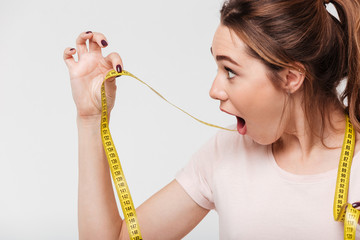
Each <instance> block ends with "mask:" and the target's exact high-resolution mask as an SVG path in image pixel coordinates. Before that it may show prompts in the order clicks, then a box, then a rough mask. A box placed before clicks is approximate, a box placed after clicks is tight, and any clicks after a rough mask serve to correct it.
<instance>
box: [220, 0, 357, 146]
mask: <svg viewBox="0 0 360 240" xmlns="http://www.w3.org/2000/svg"><path fill="white" fill-rule="evenodd" d="M330 2H331V3H333V4H334V6H335V8H336V10H337V12H338V15H339V20H338V19H337V18H335V17H334V16H332V15H331V14H330V13H329V12H328V11H327V10H326V7H325V3H324V0H291V1H289V0H228V1H226V2H225V3H224V4H223V7H222V9H221V11H220V13H221V23H222V24H223V25H225V26H227V27H229V28H230V29H232V30H233V31H234V32H235V33H236V34H237V35H238V36H239V37H240V38H241V39H242V40H243V41H244V42H245V44H246V45H247V46H248V52H249V53H250V55H252V56H254V57H256V58H258V59H260V60H262V61H263V63H264V64H265V65H266V66H267V67H268V69H269V70H270V71H269V77H270V79H271V80H272V81H273V82H274V83H275V84H276V80H278V79H279V77H278V74H277V73H278V72H279V71H280V70H282V69H284V68H295V69H296V70H298V69H300V70H301V71H302V72H303V73H304V74H306V75H305V80H304V83H303V90H304V91H303V92H304V95H303V103H304V110H305V116H306V119H307V121H308V122H309V124H310V126H314V124H313V121H314V120H313V118H311V116H314V114H316V115H317V114H319V113H320V115H321V120H322V123H321V126H322V129H321V136H320V137H321V139H322V141H323V130H324V125H325V121H326V120H329V119H330V116H329V111H327V110H328V106H329V104H332V105H334V106H336V105H338V106H339V105H341V106H342V107H343V109H344V112H345V113H347V114H349V116H350V120H351V122H352V123H353V125H354V127H355V128H356V130H357V131H360V91H359V90H360V16H359V15H360V2H359V0H332V1H330ZM296 63H301V64H302V65H303V66H304V67H305V69H303V68H302V67H301V66H298V65H296ZM345 77H346V78H347V84H346V87H345V90H344V92H343V93H342V95H341V96H340V99H339V97H338V94H337V90H336V87H337V86H338V85H339V83H340V82H341V80H342V79H344V78H345ZM345 99H346V100H347V102H348V104H347V106H345V104H344V100H345ZM329 122H330V121H329Z"/></svg>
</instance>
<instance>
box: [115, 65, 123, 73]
mask: <svg viewBox="0 0 360 240" xmlns="http://www.w3.org/2000/svg"><path fill="white" fill-rule="evenodd" d="M116 71H117V72H118V73H121V72H122V69H121V65H120V64H118V65H116Z"/></svg>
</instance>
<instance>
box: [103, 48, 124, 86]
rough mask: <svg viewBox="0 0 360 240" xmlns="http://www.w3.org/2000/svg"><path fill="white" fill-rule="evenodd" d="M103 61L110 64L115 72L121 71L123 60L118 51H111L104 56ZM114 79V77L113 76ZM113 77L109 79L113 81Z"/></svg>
mask: <svg viewBox="0 0 360 240" xmlns="http://www.w3.org/2000/svg"><path fill="white" fill-rule="evenodd" d="M105 61H106V63H107V64H109V65H111V66H112V67H113V69H114V70H116V71H117V72H122V70H123V69H124V68H123V66H124V65H123V62H122V60H121V57H120V55H119V54H118V53H115V52H112V53H110V54H109V55H107V56H106V57H105ZM114 79H115V78H114ZM114 79H109V80H110V81H113V80H114Z"/></svg>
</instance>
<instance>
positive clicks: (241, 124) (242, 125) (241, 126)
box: [236, 117, 246, 135]
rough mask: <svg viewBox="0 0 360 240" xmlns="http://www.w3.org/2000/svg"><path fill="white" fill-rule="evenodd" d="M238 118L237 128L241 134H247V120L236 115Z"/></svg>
mask: <svg viewBox="0 0 360 240" xmlns="http://www.w3.org/2000/svg"><path fill="white" fill-rule="evenodd" d="M236 119H237V130H238V132H239V133H240V134H241V135H245V134H246V125H245V120H244V119H242V118H241V117H236Z"/></svg>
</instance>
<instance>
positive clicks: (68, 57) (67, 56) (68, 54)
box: [63, 48, 76, 68]
mask: <svg viewBox="0 0 360 240" xmlns="http://www.w3.org/2000/svg"><path fill="white" fill-rule="evenodd" d="M75 53H76V49H75V48H66V49H65V51H64V55H63V58H64V61H65V64H66V66H67V67H68V68H70V67H72V66H73V65H74V64H75V63H76V62H75V59H74V57H73V55H74V54H75Z"/></svg>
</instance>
